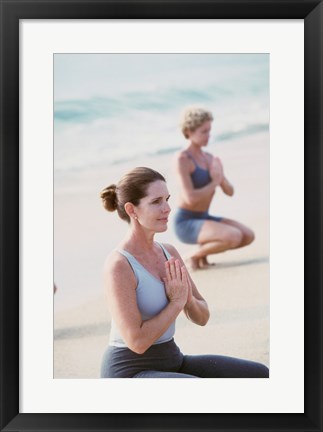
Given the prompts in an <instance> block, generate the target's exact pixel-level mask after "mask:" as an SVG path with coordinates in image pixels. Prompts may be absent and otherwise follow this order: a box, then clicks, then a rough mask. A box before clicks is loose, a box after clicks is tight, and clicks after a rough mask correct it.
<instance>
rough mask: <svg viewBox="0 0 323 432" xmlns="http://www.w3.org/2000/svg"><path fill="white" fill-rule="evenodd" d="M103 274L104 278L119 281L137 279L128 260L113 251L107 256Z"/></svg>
mask: <svg viewBox="0 0 323 432" xmlns="http://www.w3.org/2000/svg"><path fill="white" fill-rule="evenodd" d="M103 272H104V277H105V278H108V279H115V278H116V277H117V278H118V279H119V280H122V279H123V278H126V279H127V280H129V278H133V279H135V278H134V274H133V271H132V269H131V267H130V265H129V263H128V260H127V259H126V257H124V256H123V255H122V254H121V253H119V252H117V251H113V252H111V253H110V254H109V255H108V256H107V258H106V260H105V263H104V267H103Z"/></svg>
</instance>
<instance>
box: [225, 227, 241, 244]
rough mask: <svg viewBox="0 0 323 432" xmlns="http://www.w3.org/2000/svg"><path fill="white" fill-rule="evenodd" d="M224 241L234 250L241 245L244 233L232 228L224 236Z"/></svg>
mask: <svg viewBox="0 0 323 432" xmlns="http://www.w3.org/2000/svg"><path fill="white" fill-rule="evenodd" d="M223 240H224V242H225V244H226V245H227V246H228V247H229V248H230V249H234V248H236V247H239V246H240V245H241V243H242V241H243V233H242V232H241V231H240V230H238V229H237V228H232V229H230V231H228V232H227V233H225V234H224V237H223Z"/></svg>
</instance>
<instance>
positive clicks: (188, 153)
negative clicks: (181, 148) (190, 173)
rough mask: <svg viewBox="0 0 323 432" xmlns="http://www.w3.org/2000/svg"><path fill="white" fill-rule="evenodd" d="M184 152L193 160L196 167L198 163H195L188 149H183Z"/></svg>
mask: <svg viewBox="0 0 323 432" xmlns="http://www.w3.org/2000/svg"><path fill="white" fill-rule="evenodd" d="M185 153H186V154H187V156H188V157H189V158H190V159H191V161H192V162H193V164H194V165H195V167H197V166H198V165H197V163H196V160H195V159H194V158H193V156H192V155H191V153H190V152H189V151H188V150H185Z"/></svg>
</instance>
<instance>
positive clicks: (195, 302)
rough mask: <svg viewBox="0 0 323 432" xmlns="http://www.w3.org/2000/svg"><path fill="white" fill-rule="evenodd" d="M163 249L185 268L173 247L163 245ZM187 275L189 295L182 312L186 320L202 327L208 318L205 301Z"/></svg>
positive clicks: (208, 313)
mask: <svg viewBox="0 0 323 432" xmlns="http://www.w3.org/2000/svg"><path fill="white" fill-rule="evenodd" d="M165 247H166V249H167V250H168V251H169V253H171V254H172V255H173V256H174V257H175V258H177V259H178V260H179V261H180V263H181V265H182V266H185V264H184V262H183V260H182V258H181V256H180V255H179V253H178V252H177V250H176V249H175V248H174V246H172V245H169V244H167V245H165ZM187 275H188V281H189V293H188V297H187V302H186V304H185V307H184V312H185V315H186V316H187V318H189V319H190V320H191V321H192V322H194V323H195V324H198V325H201V326H204V325H205V324H206V323H207V322H208V320H209V318H210V312H209V308H208V305H207V303H206V301H205V300H204V298H203V297H202V296H201V294H200V293H199V291H198V289H197V288H196V285H195V283H194V281H193V279H192V278H191V276H190V275H189V273H188V271H187Z"/></svg>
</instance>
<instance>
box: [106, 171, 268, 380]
mask: <svg viewBox="0 0 323 432" xmlns="http://www.w3.org/2000/svg"><path fill="white" fill-rule="evenodd" d="M169 197H170V195H169V193H168V189H167V186H166V182H165V179H164V177H163V176H162V175H161V174H159V173H158V172H156V171H154V170H152V169H150V168H145V167H139V168H135V169H133V170H132V171H130V172H128V173H127V174H126V175H125V176H124V177H123V178H122V179H121V180H120V181H119V183H118V184H117V185H111V186H108V187H107V188H105V189H104V190H103V191H102V192H101V198H102V201H103V205H104V207H105V208H106V210H108V211H114V210H117V212H118V214H119V216H120V217H121V219H123V220H125V221H127V222H128V224H129V230H128V233H127V235H126V236H125V238H124V240H123V241H122V242H121V243H120V244H119V246H118V247H117V249H115V250H114V251H113V252H112V253H111V254H110V255H109V256H108V258H107V260H106V263H105V268H104V281H105V287H106V290H107V296H108V302H109V307H110V310H111V315H112V323H111V334H110V341H109V346H108V348H107V350H106V352H105V354H104V356H103V360H102V366H101V377H102V378H206V377H222V378H224V377H248V378H251V377H268V369H267V367H266V366H264V365H262V364H260V363H255V362H250V361H246V360H240V359H235V358H230V357H223V356H214V355H197V356H189V355H183V354H182V353H181V351H180V349H179V348H178V346H177V345H176V344H175V342H174V334H175V321H176V318H177V316H178V315H179V313H180V312H181V311H184V312H185V314H186V316H187V317H188V318H189V319H190V320H191V321H192V322H194V323H195V324H198V325H202V326H203V325H205V324H206V323H207V321H208V319H209V310H208V306H207V303H206V301H205V300H204V299H203V297H202V296H201V294H200V293H199V292H198V290H197V288H196V286H195V284H194V282H193V280H192V279H191V278H190V276H189V274H188V272H187V270H186V268H185V265H184V263H183V261H182V259H181V257H180V256H179V254H178V252H177V250H176V249H175V248H174V247H173V246H171V245H169V244H161V243H157V242H156V241H155V240H154V236H155V234H156V233H161V232H164V231H166V229H167V222H168V216H169V213H170V207H169V204H168V200H169Z"/></svg>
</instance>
